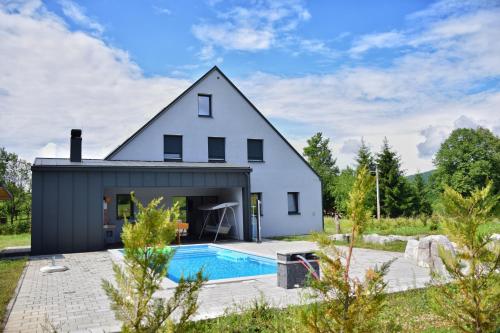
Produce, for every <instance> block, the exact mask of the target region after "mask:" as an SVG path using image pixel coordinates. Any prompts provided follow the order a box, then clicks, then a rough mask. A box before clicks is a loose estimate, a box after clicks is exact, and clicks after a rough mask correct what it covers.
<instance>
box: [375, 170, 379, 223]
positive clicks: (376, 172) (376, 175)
mask: <svg viewBox="0 0 500 333" xmlns="http://www.w3.org/2000/svg"><path fill="white" fill-rule="evenodd" d="M375 180H376V183H377V220H379V221H380V190H379V186H378V165H375Z"/></svg>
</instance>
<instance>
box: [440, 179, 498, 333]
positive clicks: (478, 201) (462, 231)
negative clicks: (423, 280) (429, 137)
mask: <svg viewBox="0 0 500 333" xmlns="http://www.w3.org/2000/svg"><path fill="white" fill-rule="evenodd" d="M498 200H499V196H498V195H493V194H492V184H491V183H489V184H488V185H487V186H486V187H485V188H483V189H478V190H475V191H474V192H472V193H471V195H470V197H464V196H463V195H461V194H460V193H458V192H457V191H455V190H453V189H452V188H450V187H445V191H444V193H443V200H442V202H443V205H444V216H443V221H444V224H445V232H446V234H447V236H448V237H449V238H450V240H451V241H453V242H455V243H456V244H457V245H458V251H457V254H456V256H453V255H452V254H451V253H449V252H447V251H445V250H444V248H440V249H439V254H440V256H441V258H442V259H443V263H444V265H445V267H446V270H447V272H448V275H449V277H448V276H439V275H436V276H435V278H436V279H437V282H440V283H441V284H442V285H441V286H440V287H439V288H436V289H435V292H434V293H433V297H432V300H433V308H434V310H435V311H436V313H437V314H438V315H440V316H442V317H443V318H445V319H447V320H449V321H450V322H452V323H453V325H454V326H455V327H456V328H457V329H458V330H460V331H461V332H475V333H479V332H493V331H495V330H496V329H498V328H499V327H500V312H499V309H500V272H499V269H500V246H499V245H498V244H497V243H495V242H492V238H491V236H492V233H491V232H483V231H481V226H484V225H485V224H486V223H487V222H488V221H489V217H490V215H491V213H492V210H493V209H494V207H495V205H497V204H498Z"/></svg>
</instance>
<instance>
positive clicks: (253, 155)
mask: <svg viewBox="0 0 500 333" xmlns="http://www.w3.org/2000/svg"><path fill="white" fill-rule="evenodd" d="M263 146H264V140H260V139H248V141H247V153H248V161H249V162H263V161H264V147H263Z"/></svg>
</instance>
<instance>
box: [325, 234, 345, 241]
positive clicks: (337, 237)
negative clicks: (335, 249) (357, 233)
mask: <svg viewBox="0 0 500 333" xmlns="http://www.w3.org/2000/svg"><path fill="white" fill-rule="evenodd" d="M328 238H330V239H331V240H333V241H339V242H343V241H349V238H350V235H349V234H333V235H329V236H328Z"/></svg>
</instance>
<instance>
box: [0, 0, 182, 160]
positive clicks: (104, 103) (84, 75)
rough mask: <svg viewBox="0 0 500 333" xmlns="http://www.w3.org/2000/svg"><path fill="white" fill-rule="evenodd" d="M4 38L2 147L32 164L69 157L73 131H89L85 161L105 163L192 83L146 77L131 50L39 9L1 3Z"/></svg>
mask: <svg viewBox="0 0 500 333" xmlns="http://www.w3.org/2000/svg"><path fill="white" fill-rule="evenodd" d="M23 6H25V5H24V4H23ZM19 8H21V9H22V8H26V7H19ZM0 36H1V37H0V38H1V40H2V42H1V43H0V89H1V90H2V91H3V92H4V93H2V94H0V119H2V121H1V122H0V143H1V145H2V146H5V147H6V148H7V149H8V150H11V151H15V152H17V153H19V154H20V155H21V156H23V157H24V158H27V159H29V160H32V158H33V157H34V155H35V154H37V152H38V153H44V154H45V153H47V154H49V155H51V156H53V155H54V154H55V155H56V156H61V155H62V156H68V153H67V152H68V148H69V136H70V129H71V128H82V129H83V140H84V144H83V155H84V156H86V157H94V158H95V157H104V156H105V154H106V153H109V152H110V151H111V150H112V149H113V148H114V147H115V146H116V145H118V144H119V143H120V142H122V141H123V140H124V139H126V138H127V137H128V136H129V135H130V134H132V133H133V132H134V131H135V130H137V129H138V128H139V127H140V126H141V125H142V124H144V123H145V122H146V121H147V120H148V119H149V118H150V117H151V116H153V115H154V114H155V113H156V112H158V111H159V110H160V109H161V108H162V107H164V106H165V105H166V104H168V102H170V101H171V100H172V99H173V98H174V97H176V96H177V95H178V94H180V93H181V92H182V90H183V89H184V88H186V87H187V86H188V84H189V81H187V80H184V79H171V78H168V77H153V78H146V77H145V76H144V75H143V74H142V72H141V70H140V68H139V67H138V66H137V65H136V64H135V63H133V62H132V61H131V60H130V59H129V57H128V55H127V53H126V52H124V51H122V50H120V49H116V48H113V47H111V46H109V45H107V44H106V43H104V42H103V41H102V40H101V39H99V38H98V37H96V36H92V35H89V34H86V33H83V32H80V31H75V32H72V31H70V30H68V27H67V26H66V25H65V24H64V22H63V21H62V20H60V19H58V18H57V17H56V16H55V15H54V14H52V13H49V12H47V10H46V9H45V8H44V7H43V6H42V5H41V4H40V3H38V7H36V6H31V9H30V10H19V9H18V8H15V7H14V6H13V5H11V6H10V7H9V9H7V8H6V7H5V6H2V5H1V4H0Z"/></svg>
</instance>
